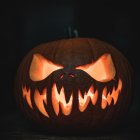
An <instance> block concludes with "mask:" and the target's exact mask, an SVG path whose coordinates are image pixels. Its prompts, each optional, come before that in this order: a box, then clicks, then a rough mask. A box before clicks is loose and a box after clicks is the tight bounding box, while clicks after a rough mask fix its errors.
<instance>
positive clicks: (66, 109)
mask: <svg viewBox="0 0 140 140" xmlns="http://www.w3.org/2000/svg"><path fill="white" fill-rule="evenodd" d="M72 103H73V95H72V94H71V97H70V99H69V102H68V103H66V99H65V93H64V88H63V87H62V89H61V91H60V94H59V93H58V91H57V87H56V84H54V85H53V88H52V104H53V108H54V111H55V113H56V115H58V114H59V105H60V106H61V109H62V112H63V114H64V115H69V114H70V113H71V110H72Z"/></svg>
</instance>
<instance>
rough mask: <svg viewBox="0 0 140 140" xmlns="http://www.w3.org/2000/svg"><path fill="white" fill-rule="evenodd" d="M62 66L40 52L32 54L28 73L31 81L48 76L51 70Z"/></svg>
mask: <svg viewBox="0 0 140 140" xmlns="http://www.w3.org/2000/svg"><path fill="white" fill-rule="evenodd" d="M62 68H63V67H62V66H59V65H57V64H53V63H52V62H51V61H49V60H47V59H46V58H44V57H43V56H42V55H40V54H34V55H33V60H32V62H31V66H30V70H29V75H30V78H31V80H32V81H40V80H43V79H45V78H46V77H47V76H49V75H50V74H51V73H52V72H53V71H55V70H58V69H62Z"/></svg>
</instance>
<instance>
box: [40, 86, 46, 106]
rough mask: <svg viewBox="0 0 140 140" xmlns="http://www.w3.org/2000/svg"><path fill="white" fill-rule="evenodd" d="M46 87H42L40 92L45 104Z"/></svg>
mask: <svg viewBox="0 0 140 140" xmlns="http://www.w3.org/2000/svg"><path fill="white" fill-rule="evenodd" d="M46 95H47V88H44V89H43V91H42V93H41V96H42V97H43V101H44V103H45V104H46V105H47V96H46Z"/></svg>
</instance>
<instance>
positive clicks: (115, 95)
mask: <svg viewBox="0 0 140 140" xmlns="http://www.w3.org/2000/svg"><path fill="white" fill-rule="evenodd" d="M121 89H122V81H121V80H120V79H119V83H118V87H117V89H116V90H115V87H114V88H113V90H112V93H111V94H110V93H108V94H107V88H106V87H105V88H104V89H103V93H102V103H101V107H102V109H105V108H106V107H107V105H110V104H111V101H112V99H113V101H114V105H115V104H116V103H117V100H118V96H119V93H120V92H121Z"/></svg>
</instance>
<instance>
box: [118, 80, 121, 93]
mask: <svg viewBox="0 0 140 140" xmlns="http://www.w3.org/2000/svg"><path fill="white" fill-rule="evenodd" d="M118 90H119V91H121V90H122V81H121V79H119V83H118Z"/></svg>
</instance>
